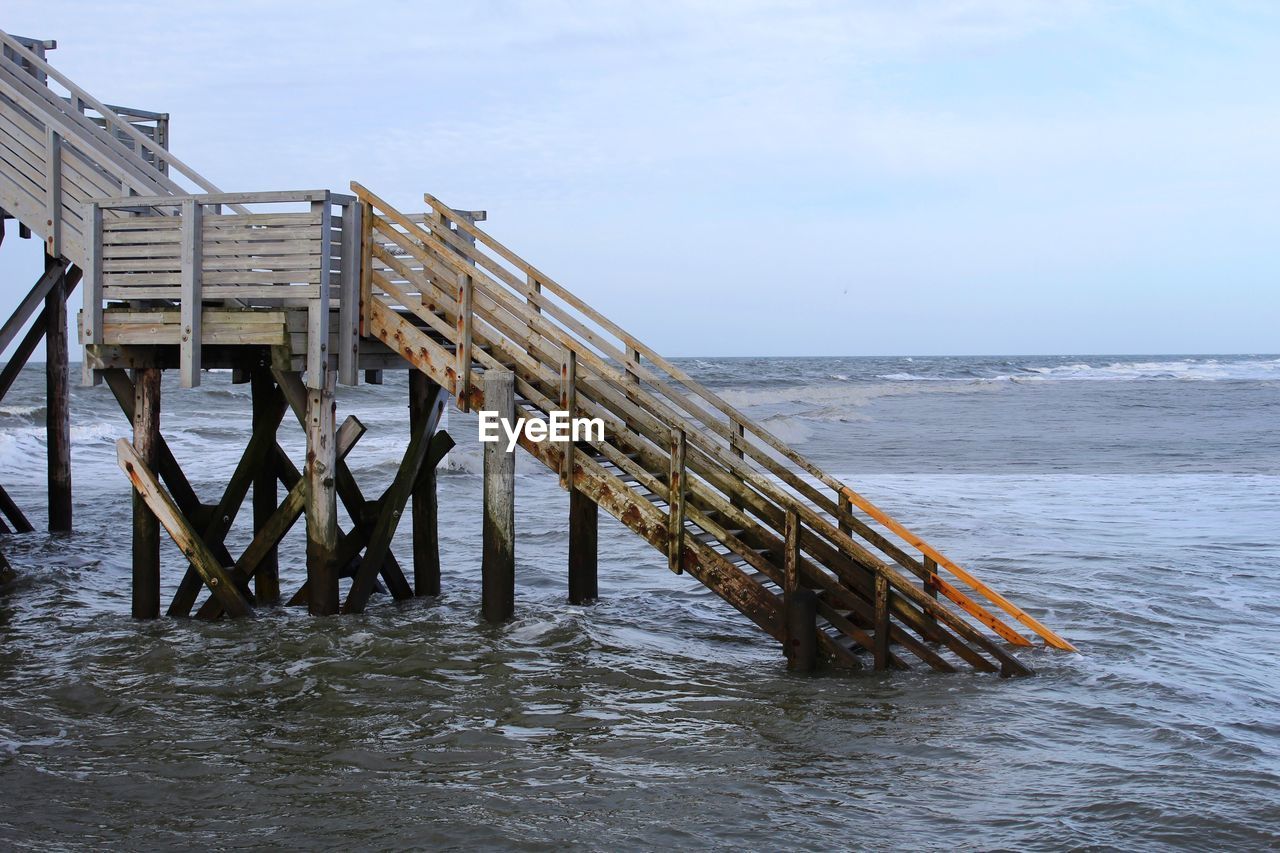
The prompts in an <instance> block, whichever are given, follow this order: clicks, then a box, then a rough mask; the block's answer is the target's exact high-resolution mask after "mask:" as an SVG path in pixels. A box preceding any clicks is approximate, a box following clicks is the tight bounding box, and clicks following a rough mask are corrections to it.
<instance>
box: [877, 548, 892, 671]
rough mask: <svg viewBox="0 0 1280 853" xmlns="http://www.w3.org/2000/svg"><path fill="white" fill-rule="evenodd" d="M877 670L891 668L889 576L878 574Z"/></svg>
mask: <svg viewBox="0 0 1280 853" xmlns="http://www.w3.org/2000/svg"><path fill="white" fill-rule="evenodd" d="M873 640H874V642H875V650H874V652H875V669H876V672H884V671H885V670H887V669H888V668H889V576H888V575H886V574H885V573H884V572H876V624H875V634H874V636H873Z"/></svg>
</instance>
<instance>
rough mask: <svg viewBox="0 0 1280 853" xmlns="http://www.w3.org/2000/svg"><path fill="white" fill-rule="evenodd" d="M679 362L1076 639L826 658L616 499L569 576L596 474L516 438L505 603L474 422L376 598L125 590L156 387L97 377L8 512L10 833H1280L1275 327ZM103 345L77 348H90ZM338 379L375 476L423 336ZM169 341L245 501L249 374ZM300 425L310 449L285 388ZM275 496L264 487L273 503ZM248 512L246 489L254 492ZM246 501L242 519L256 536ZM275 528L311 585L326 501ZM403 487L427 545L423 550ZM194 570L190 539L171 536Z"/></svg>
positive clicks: (211, 455)
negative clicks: (285, 598)
mask: <svg viewBox="0 0 1280 853" xmlns="http://www.w3.org/2000/svg"><path fill="white" fill-rule="evenodd" d="M682 365H683V366H684V367H685V369H687V370H689V371H690V372H691V373H692V374H693V375H694V376H696V377H697V378H699V379H700V380H701V381H703V382H705V383H706V384H708V385H709V386H711V387H712V388H714V389H716V390H717V391H718V392H719V393H721V394H723V395H724V396H725V397H726V398H727V399H728V400H729V401H730V402H731V403H733V404H734V405H736V406H739V407H741V408H743V409H744V410H745V411H746V412H747V413H749V414H750V415H751V416H752V417H754V418H756V419H757V420H759V421H761V422H762V423H764V424H765V425H766V426H767V427H768V428H769V429H770V430H772V431H773V432H774V433H775V434H777V435H778V436H779V437H780V438H782V439H784V440H786V441H787V442H789V443H791V444H792V445H794V446H795V447H796V448H797V449H798V450H800V451H801V452H802V453H804V454H805V455H807V456H808V457H810V458H811V459H813V460H814V461H815V462H817V463H818V464H819V465H821V466H822V467H823V468H825V469H826V470H828V471H830V472H831V473H833V474H835V475H837V476H839V477H841V478H843V479H844V480H845V481H846V482H848V483H849V484H850V485H852V486H854V487H855V488H857V489H859V490H860V491H861V492H862V493H863V494H865V495H866V496H868V497H869V498H871V499H872V500H874V501H876V502H877V503H879V504H880V505H881V506H883V507H884V508H886V509H888V510H889V511H891V512H893V513H895V514H896V515H897V516H898V517H899V518H900V519H902V520H903V521H904V522H905V523H906V524H908V525H909V526H910V527H912V528H913V529H914V530H916V531H918V532H919V533H920V534H921V535H923V536H924V537H925V538H927V539H928V540H929V541H931V542H933V543H935V544H936V545H937V546H938V547H940V548H941V549H942V550H943V551H944V552H945V553H947V554H948V555H950V556H951V557H952V558H953V559H955V560H957V561H958V562H960V563H961V564H963V565H965V566H967V567H969V568H970V569H972V570H973V571H975V572H976V573H977V574H978V575H979V576H980V577H982V578H983V579H984V580H986V581H988V582H989V583H991V584H992V585H994V586H995V587H996V588H998V589H1000V590H1001V591H1003V592H1004V593H1005V594H1006V595H1008V596H1009V597H1010V598H1012V599H1013V600H1014V601H1015V602H1017V603H1018V604H1019V605H1021V606H1022V607H1024V608H1025V609H1027V610H1028V611H1029V612H1030V613H1032V614H1033V615H1035V616H1036V617H1037V618H1039V619H1041V620H1042V621H1044V622H1045V623H1046V624H1048V625H1050V626H1052V627H1053V628H1054V629H1055V630H1057V631H1058V632H1060V633H1061V634H1063V635H1064V636H1066V637H1068V638H1069V639H1070V640H1071V641H1072V642H1073V643H1075V644H1076V645H1077V646H1078V647H1079V649H1080V653H1079V654H1065V653H1061V652H1055V651H1051V650H1044V649H1040V648H1038V649H1036V650H1033V651H1030V652H1024V653H1021V654H1020V657H1021V658H1022V659H1023V660H1024V661H1026V662H1027V663H1028V664H1030V665H1031V666H1032V667H1033V668H1035V669H1036V671H1037V675H1036V676H1035V677H1032V678H1022V679H1005V680H1002V679H999V678H996V677H993V676H986V675H975V674H972V673H961V674H954V675H940V674H935V673H932V672H929V671H927V670H925V669H924V668H923V667H922V666H917V667H916V668H915V669H914V670H913V671H912V672H908V673H894V674H892V675H879V674H872V673H862V674H848V675H825V676H819V677H803V676H795V675H790V674H788V673H787V672H786V671H785V669H784V665H783V659H782V656H781V653H780V650H779V648H778V647H777V645H776V644H775V643H773V642H772V641H770V640H768V639H767V638H765V637H764V636H763V635H762V634H761V633H760V632H759V631H758V630H757V629H756V628H755V627H754V626H753V625H751V624H750V623H749V622H748V621H747V620H746V619H745V618H744V617H742V616H741V615H740V614H738V613H737V612H736V611H734V610H733V609H732V608H730V607H729V606H727V605H726V604H724V603H723V602H722V601H720V600H719V599H718V598H717V597H716V596H715V595H713V594H712V593H710V592H708V591H707V590H705V589H703V588H702V587H701V586H699V585H698V583H697V582H696V581H694V580H693V579H691V578H689V577H687V576H675V575H672V574H671V573H670V572H669V571H668V570H667V568H666V560H665V558H664V557H663V555H661V554H659V553H658V552H656V551H654V550H652V549H650V548H649V547H648V546H646V545H644V544H643V543H642V542H641V541H640V540H639V539H638V538H637V537H635V536H633V535H632V534H631V533H630V532H629V531H627V530H626V529H625V528H623V527H621V526H620V525H618V524H616V523H615V522H613V521H612V520H611V519H608V518H607V517H602V520H601V529H600V591H601V600H600V601H599V603H597V604H595V605H594V606H590V607H571V606H569V605H568V604H566V603H565V589H566V587H565V578H566V551H567V536H566V530H565V524H566V516H567V504H568V499H567V496H566V495H565V494H564V493H563V492H562V491H561V490H560V489H559V487H558V485H557V482H556V478H555V476H554V475H552V474H551V473H549V472H547V471H545V470H542V469H540V468H539V467H538V466H537V465H536V464H535V463H532V462H531V461H530V460H529V459H528V458H524V457H522V458H520V459H519V460H518V467H517V485H516V490H517V497H516V500H517V536H518V540H517V551H516V559H517V571H516V575H517V616H516V619H515V620H514V621H513V622H511V623H510V624H508V625H504V626H502V627H498V628H494V627H488V626H485V625H482V624H481V623H480V620H479V615H478V605H479V585H480V579H479V564H480V512H479V510H480V504H481V481H480V477H479V473H480V457H481V453H480V445H479V444H478V443H477V441H476V432H477V429H476V420H475V417H474V416H464V415H460V414H458V413H456V412H454V413H452V414H451V415H450V416H449V419H448V425H447V428H448V429H449V431H450V433H451V434H452V435H453V436H454V438H455V439H456V440H457V442H458V446H457V448H456V449H455V450H454V451H453V452H452V453H451V454H450V455H449V457H448V458H447V459H446V460H445V462H444V463H443V465H442V470H441V474H440V477H439V498H440V532H441V542H440V550H441V559H442V564H443V587H444V592H443V595H442V596H441V597H440V598H439V599H434V600H419V601H413V602H409V603H404V604H396V603H393V602H391V601H389V600H388V599H387V598H386V597H385V596H383V597H375V599H374V600H373V601H372V603H371V606H370V607H369V609H368V611H367V612H366V613H364V614H363V615H360V616H356V617H342V618H332V619H319V620H317V619H312V618H309V617H308V616H307V615H306V614H305V611H299V610H296V609H292V610H280V611H276V612H272V613H270V614H269V615H266V616H264V617H262V618H257V619H252V620H242V621H236V622H231V621H223V622H219V623H215V624H206V623H199V622H194V621H174V620H169V619H161V620H157V621H154V622H148V623H139V622H135V621H133V620H132V619H130V617H129V574H130V569H129V547H130V546H129V518H130V500H129V489H128V483H127V481H126V480H125V477H124V475H123V474H122V473H121V472H120V470H119V468H118V467H117V464H116V459H115V448H114V441H115V439H117V438H119V437H122V436H128V435H129V434H130V429H129V424H128V422H127V421H126V420H125V419H124V417H123V416H122V415H121V414H120V411H119V409H118V407H117V405H116V403H115V401H114V399H113V398H112V396H111V394H110V392H109V391H108V390H107V389H106V388H105V387H101V386H100V387H97V388H75V389H74V390H73V392H72V407H73V426H72V436H73V442H74V447H73V453H72V462H73V476H74V483H75V526H76V529H75V532H74V533H72V534H71V535H69V536H50V535H48V534H45V533H39V532H37V533H34V534H27V535H23V536H9V537H4V539H3V542H0V547H2V548H3V550H4V552H5V553H6V554H7V555H8V558H9V560H10V561H11V563H12V564H13V565H14V567H15V569H16V570H17V572H18V573H19V578H18V580H17V581H15V582H14V583H13V584H11V585H10V586H8V587H7V588H5V589H4V590H3V592H0V806H2V807H0V837H3V838H4V839H5V841H6V844H7V845H10V846H18V847H30V848H39V849H49V848H59V847H80V846H98V845H106V844H113V845H119V846H126V847H137V846H143V845H152V846H175V847H176V846H181V847H193V846H200V845H209V846H214V847H233V846H241V845H251V846H256V845H271V844H279V845H288V846H307V847H320V848H327V847H349V846H352V845H360V846H370V847H375V848H379V849H395V848H404V847H410V846H415V847H425V846H430V847H440V846H465V847H480V848H500V847H510V846H521V847H530V848H535V849H538V848H547V849H549V848H553V847H559V846H563V845H579V846H583V847H591V848H608V849H647V848H654V847H659V846H663V847H666V846H675V845H689V846H715V847H741V846H754V847H764V848H773V849H778V848H783V847H786V848H798V849H822V848H847V847H850V846H861V847H868V846H869V847H896V848H905V849H922V848H923V849H928V848H935V849H949V848H954V847H974V848H991V847H1008V848H1026V849H1035V848H1057V847H1062V846H1083V847H1120V848H1130V849H1151V848H1153V847H1165V846H1178V847H1196V848H1201V849H1221V848H1224V847H1228V846H1230V847H1237V846H1239V847H1252V848H1260V847H1268V846H1275V845H1277V844H1280V664H1278V663H1277V652H1278V651H1280V640H1277V636H1280V545H1278V544H1277V531H1278V530H1280V433H1278V432H1277V426H1276V425H1277V424H1278V423H1280V358H1278V357H1276V356H1273V355H1256V356H1232V357H1226V356H1216V357H1214V356H1182V355H1169V356H1106V357H1085V356H1063V357H980V358H974V357H950V358H923V357H918V358H808V359H787V358H746V359H687V360H684V361H682ZM72 369H73V372H76V368H75V366H74V365H73V368H72ZM386 378H387V383H386V385H384V386H381V387H375V386H362V387H359V388H355V389H340V392H339V398H338V399H339V418H340V419H341V418H342V417H344V416H345V415H346V414H356V415H357V416H358V417H359V418H360V419H361V420H362V421H364V423H365V424H366V425H367V426H368V427H369V431H368V433H367V434H366V435H365V437H364V439H363V440H362V441H361V442H360V444H359V445H358V446H357V447H356V449H355V450H354V452H353V453H352V455H351V456H350V458H349V461H350V463H351V466H352V469H353V471H354V472H355V475H356V477H357V478H358V479H359V480H360V481H361V483H362V485H363V486H364V491H365V493H366V494H367V495H376V494H378V493H379V492H380V491H381V489H382V488H384V487H385V486H386V485H387V484H388V483H389V482H390V479H391V476H392V474H393V472H394V470H395V467H396V465H397V463H398V461H399V458H400V455H401V454H402V453H403V449H404V445H405V442H406V441H407V438H408V425H407V418H406V401H407V388H406V382H405V377H404V375H403V374H402V373H400V374H396V373H388V374H387V377H386ZM174 379H176V377H174V376H166V378H165V394H164V398H163V416H162V421H163V423H164V431H165V435H166V437H167V439H168V441H169V443H170V445H171V446H172V448H173V451H174V453H175V454H176V456H177V457H178V459H179V460H180V461H181V463H182V464H183V466H184V468H185V470H186V472H187V474H188V475H189V476H190V478H191V480H192V482H193V484H194V485H195V488H196V490H197V491H198V492H199V493H200V495H201V497H202V499H203V500H204V501H206V502H209V503H213V502H215V501H216V500H217V498H218V496H219V494H220V489H221V487H222V486H223V484H225V481H226V478H227V477H228V475H229V474H230V472H231V470H232V468H233V467H234V465H235V463H236V461H237V459H238V457H239V454H240V452H241V451H242V449H243V445H244V443H245V441H246V438H247V430H248V427H249V419H250V411H249V396H248V395H249V389H248V386H247V385H232V384H230V377H229V375H227V374H217V373H214V374H206V376H205V381H204V384H203V385H202V386H201V388H199V389H196V390H186V391H183V390H180V389H178V388H177V387H176V385H175V384H173V383H172V380H174ZM43 389H44V382H43V374H42V372H41V366H39V365H35V366H32V367H29V368H28V369H26V370H25V371H24V372H23V373H22V375H21V377H20V379H19V381H18V383H17V384H16V385H15V387H14V389H13V390H12V391H11V392H10V394H9V396H8V398H7V399H6V400H5V401H4V403H3V404H0V483H3V484H4V485H5V486H6V488H8V489H9V491H10V493H11V494H12V495H13V497H14V498H15V499H16V500H17V501H18V503H19V504H21V505H22V506H23V507H24V508H25V509H26V510H27V511H28V514H29V515H30V516H31V517H32V520H33V521H34V522H35V523H36V525H37V527H42V526H43V521H44V473H43V466H44V438H43V418H44V410H43ZM281 439H282V443H283V444H284V446H285V447H286V449H287V450H289V451H290V452H291V453H292V454H293V455H294V457H295V459H296V460H297V461H299V462H300V461H301V450H302V436H301V431H300V430H299V429H298V428H297V425H296V423H295V422H294V421H293V420H292V419H291V418H288V419H286V421H285V423H284V427H283V428H282V430H281ZM246 509H247V508H246ZM244 515H246V516H247V515H248V513H247V512H246V513H244ZM246 521H247V519H246V518H241V519H238V521H237V524H236V527H235V529H234V530H233V532H232V535H231V537H230V540H231V542H232V546H231V549H232V551H233V552H236V551H238V549H239V548H241V547H243V545H244V544H245V543H246V542H247V541H248V538H249V535H250V534H249V531H248V528H247V526H246V524H245V522H246ZM300 527H301V526H300V525H299V529H297V530H295V531H294V532H293V533H291V534H290V538H289V539H288V540H286V542H285V544H284V545H283V546H282V548H281V572H282V577H283V586H284V587H285V589H286V592H291V591H292V590H293V589H295V588H296V587H297V585H298V584H300V583H301V580H302V577H303V575H304V568H303V565H302V563H303V553H304V549H303V543H302V541H301V530H300ZM407 528H408V525H407V524H406V525H402V528H401V530H400V531H399V533H398V535H397V537H396V542H395V551H396V553H397V554H398V555H399V556H400V558H401V562H402V563H403V564H406V565H407V564H408V561H409V558H410V550H409V543H408V537H407V534H408V529H407ZM163 549H164V550H163V557H164V568H165V590H164V592H165V596H166V600H167V597H168V596H169V595H171V594H172V591H173V589H174V588H175V586H176V584H177V580H178V578H179V577H180V575H181V570H182V563H181V560H180V557H179V555H178V553H177V551H176V549H175V548H174V547H173V546H172V544H171V543H169V542H168V540H167V539H165V540H164V545H163Z"/></svg>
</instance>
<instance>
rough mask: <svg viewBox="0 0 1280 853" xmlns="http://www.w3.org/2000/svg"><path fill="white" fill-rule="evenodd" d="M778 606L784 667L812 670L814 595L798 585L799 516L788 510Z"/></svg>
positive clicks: (815, 640) (814, 659) (815, 649)
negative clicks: (783, 628) (783, 621)
mask: <svg viewBox="0 0 1280 853" xmlns="http://www.w3.org/2000/svg"><path fill="white" fill-rule="evenodd" d="M783 537H784V541H783V548H784V550H785V553H784V554H783V559H782V606H783V610H784V611H785V617H786V629H787V630H786V641H787V646H786V655H787V669H789V670H791V671H792V672H812V671H813V670H814V668H815V667H816V666H817V664H818V621H817V620H818V597H817V595H815V594H814V592H813V590H811V589H808V588H807V587H803V586H801V585H800V515H799V514H798V513H797V512H796V511H795V510H794V509H788V510H787V514H786V518H785V519H784V524H783Z"/></svg>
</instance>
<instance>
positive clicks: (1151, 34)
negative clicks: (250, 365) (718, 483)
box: [0, 0, 1280, 359]
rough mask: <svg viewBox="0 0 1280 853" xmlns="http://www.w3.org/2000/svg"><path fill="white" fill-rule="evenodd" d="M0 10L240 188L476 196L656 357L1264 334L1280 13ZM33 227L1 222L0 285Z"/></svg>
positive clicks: (827, 5)
mask: <svg viewBox="0 0 1280 853" xmlns="http://www.w3.org/2000/svg"><path fill="white" fill-rule="evenodd" d="M0 28H2V29H4V30H6V31H7V32H9V33H11V34H17V35H25V36H34V37H40V38H54V39H57V40H58V49H57V50H56V51H54V52H53V53H51V55H50V60H51V61H52V62H53V63H54V64H55V65H56V66H57V67H58V68H59V69H60V70H61V71H62V72H63V73H65V74H67V75H68V76H70V77H71V78H72V79H73V80H75V81H76V82H77V83H79V84H80V85H81V86H83V87H85V88H86V89H88V90H89V91H90V92H92V93H94V94H95V95H96V96H97V97H98V98H100V99H101V100H104V101H108V102H112V103H121V104H126V105H129V106H134V107H141V108H143V109H150V110H158V111H167V112H169V113H170V114H171V116H172V125H171V128H172V146H171V147H172V149H173V151H174V152H175V153H176V154H177V155H178V156H179V157H180V158H182V159H183V160H185V161H186V162H187V163H188V164H189V165H191V166H193V167H195V168H196V169H197V170H198V171H200V172H201V173H203V174H204V175H205V176H206V177H207V178H209V179H210V180H212V181H213V182H214V183H215V184H216V185H217V186H219V187H220V188H221V189H223V190H227V191H235V190H246V191H247V190H271V189H281V190H283V189H313V188H321V187H327V188H331V189H335V190H345V188H346V187H347V186H348V184H349V182H350V181H351V180H358V181H359V182H360V183H362V184H364V185H365V186H367V187H369V188H370V189H372V190H373V191H375V192H377V193H378V194H379V195H381V196H383V197H384V198H386V199H387V200H388V201H390V202H392V203H393V204H396V205H397V206H399V207H401V209H404V210H421V209H422V208H423V203H422V193H424V192H430V193H432V194H433V195H435V196H437V197H439V198H441V199H442V200H444V201H445V202H446V203H448V204H450V205H452V206H454V207H459V208H470V209H485V210H487V211H488V213H489V221H488V223H487V229H488V230H489V231H490V232H491V233H492V234H494V235H495V236H496V237H497V238H498V239H500V240H502V241H503V242H505V243H506V244H507V245H508V246H511V247H512V248H514V249H515V250H516V251H517V252H519V253H520V254H521V255H523V256H524V257H525V258H527V259H528V260H530V261H531V262H532V263H534V264H535V265H537V266H538V267H540V268H542V269H543V270H545V271H546V272H547V273H548V274H550V275H552V276H554V277H555V278H556V279H557V280H558V281H559V282H560V283H561V284H563V285H565V286H567V287H569V288H570V289H572V290H574V291H575V292H576V293H578V294H579V295H580V296H582V297H583V298H584V299H586V300H587V301H589V302H590V303H592V304H593V305H594V306H596V307H597V308H599V309H600V310H602V311H603V312H604V313H605V314H607V315H609V316H611V317H612V318H614V319H615V320H617V321H619V322H620V323H621V324H622V325H623V326H624V327H626V328H627V329H628V330H629V331H631V332H632V333H633V334H635V335H636V336H638V337H639V338H641V339H642V340H645V341H646V342H647V343H649V344H650V345H651V346H654V347H655V348H657V349H658V350H660V351H664V352H666V353H669V354H671V355H727V356H742V355H934V354H1041V353H1079V354H1089V353H1117V354H1133V353H1274V352H1276V351H1280V342H1278V340H1280V335H1277V331H1276V329H1277V326H1278V325H1280V208H1278V207H1277V199H1278V198H1280V4H1274V3H1267V2H1256V3H1254V2H1231V0H1224V2H1212V3H1210V2H1204V3H1191V2H1179V1H1178V0H1169V2H1154V0H1153V1H1152V2H1120V0H1116V1H1115V2H1088V0H1079V2H1074V0H1065V2H1063V1H1062V0H1060V2H1018V0H937V2H892V3H890V2H818V1H816V0H815V2H805V1H804V0H799V2H787V3H777V2H758V0H735V2H687V3H667V2H644V3H634V2H630V3H626V2H617V3H600V2H556V0H545V1H544V2H472V3H458V2H449V3H443V2H387V0H381V1H380V0H366V2H362V3H350V2H315V0H312V2H236V0H223V2H216V3H182V4H174V3H173V2H171V1H170V2H127V0H116V2H112V3H80V2H58V0H35V1H34V2H31V0H6V2H5V4H4V7H3V10H2V11H0ZM39 251H40V247H39V245H38V244H36V243H35V241H31V243H30V244H28V245H26V246H23V245H22V243H21V241H18V240H16V239H12V240H6V242H5V245H4V246H3V247H0V276H3V278H2V281H3V284H2V285H0V300H3V301H4V302H7V303H8V304H16V303H17V301H18V299H19V298H20V297H21V295H22V294H23V293H25V291H26V289H27V288H29V287H30V285H31V283H32V282H33V281H34V280H35V278H36V277H37V276H38V274H39V272H40V271H41V266H40V261H39V254H38V253H39ZM78 302H79V299H78V297H77V298H75V299H74V300H73V304H76V305H77V307H78ZM5 313H7V310H6V312H5ZM76 357H77V356H76V354H73V359H74V358H76Z"/></svg>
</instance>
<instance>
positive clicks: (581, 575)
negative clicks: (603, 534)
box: [569, 487, 600, 604]
mask: <svg viewBox="0 0 1280 853" xmlns="http://www.w3.org/2000/svg"><path fill="white" fill-rule="evenodd" d="M599 518H600V508H599V507H598V506H596V502H595V501H593V500H592V499H591V498H589V497H587V496H586V495H585V494H583V493H582V492H581V491H579V490H578V489H575V488H572V487H571V488H570V489H569V603H570V604H587V603H588V602H591V601H595V600H596V599H597V598H599V597H600V586H599V578H598V574H597V570H598V560H599V554H598V545H599Z"/></svg>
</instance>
